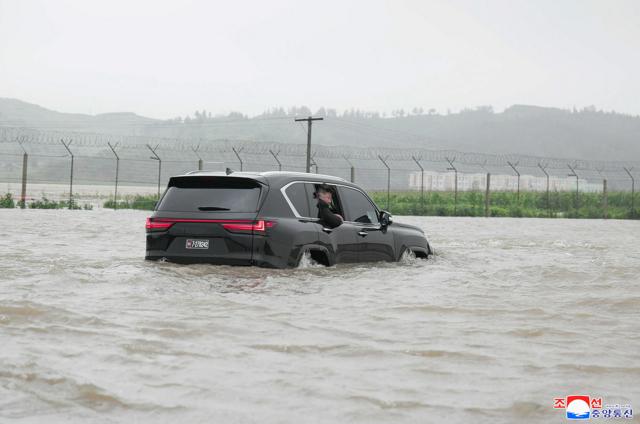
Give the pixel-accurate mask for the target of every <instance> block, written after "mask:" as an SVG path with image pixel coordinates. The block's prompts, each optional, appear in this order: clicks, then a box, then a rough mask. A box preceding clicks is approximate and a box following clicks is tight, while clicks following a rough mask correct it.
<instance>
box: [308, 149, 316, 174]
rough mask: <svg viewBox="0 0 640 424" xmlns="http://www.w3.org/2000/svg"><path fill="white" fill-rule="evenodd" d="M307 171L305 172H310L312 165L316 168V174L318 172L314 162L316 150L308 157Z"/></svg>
mask: <svg viewBox="0 0 640 424" xmlns="http://www.w3.org/2000/svg"><path fill="white" fill-rule="evenodd" d="M309 161H310V162H309V171H307V172H311V166H313V167H314V168H316V174H318V163H317V162H316V152H313V154H312V155H311V157H310V158H309Z"/></svg>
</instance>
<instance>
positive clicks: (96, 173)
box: [0, 127, 640, 215]
mask: <svg viewBox="0 0 640 424" xmlns="http://www.w3.org/2000/svg"><path fill="white" fill-rule="evenodd" d="M305 165H306V145H304V144H293V143H279V142H273V141H259V142H257V141H249V140H231V139H224V140H220V139H216V140H214V139H198V140H193V139H167V138H158V137H141V136H120V135H109V134H92V133H84V132H78V133H71V132H63V131H38V130H33V129H28V128H16V127H0V182H2V183H5V184H6V188H7V191H8V192H12V193H14V194H16V197H19V198H20V200H22V201H26V200H28V199H32V198H34V197H35V195H36V194H37V193H38V192H39V191H42V192H43V193H45V192H46V190H45V188H46V187H49V188H51V187H57V188H58V191H57V193H58V196H60V197H63V196H64V195H66V196H68V199H69V201H70V204H71V202H72V200H73V198H74V196H77V194H78V192H79V191H80V192H82V191H83V190H84V191H87V190H88V191H90V192H95V193H103V194H110V195H111V196H112V197H115V198H117V196H118V193H135V192H136V190H138V191H139V192H141V194H142V192H144V193H147V194H148V193H152V192H155V193H156V195H158V196H159V195H160V192H161V191H162V189H163V187H164V186H165V185H166V183H167V181H168V178H169V177H171V176H173V175H178V174H183V173H185V172H188V171H192V170H195V169H204V170H212V171H223V170H225V169H226V168H232V169H234V170H242V171H277V170H282V171H298V172H304V171H305ZM311 165H312V172H316V173H322V174H329V175H334V176H338V177H342V178H344V179H346V180H349V181H353V182H356V183H358V184H359V185H360V186H362V187H363V188H365V189H367V190H369V191H385V192H386V193H387V206H388V202H389V198H390V194H391V193H393V192H404V191H412V192H419V193H421V194H422V196H424V193H425V192H427V193H429V192H440V191H447V192H453V193H454V194H455V199H454V201H455V202H456V203H457V198H458V192H467V191H477V192H482V193H485V194H486V197H487V199H489V197H490V196H489V194H490V193H491V192H505V191H507V192H515V193H516V195H517V196H518V197H519V196H520V192H521V191H522V192H531V191H535V192H545V191H546V192H547V195H548V194H549V193H550V192H560V191H575V192H576V194H579V193H584V192H600V193H602V194H603V195H605V196H606V193H607V192H611V191H624V192H629V193H630V196H629V199H630V205H629V208H630V209H631V213H632V215H633V214H634V211H635V178H636V173H637V171H638V170H639V169H640V163H639V162H634V161H619V162H611V161H588V160H581V159H571V158H551V157H537V156H526V155H515V154H487V153H472V152H460V151H455V150H429V149H423V148H415V149H407V148H377V147H368V146H366V145H363V146H357V147H356V146H326V145H313V146H312V150H311ZM64 187H66V193H65V191H63V188H64Z"/></svg>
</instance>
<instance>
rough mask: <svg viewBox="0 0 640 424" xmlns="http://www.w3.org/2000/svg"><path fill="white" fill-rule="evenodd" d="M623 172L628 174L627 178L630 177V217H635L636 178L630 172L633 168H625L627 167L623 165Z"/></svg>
mask: <svg viewBox="0 0 640 424" xmlns="http://www.w3.org/2000/svg"><path fill="white" fill-rule="evenodd" d="M624 170H625V172H626V173H627V174H628V175H629V178H631V219H633V218H635V216H636V209H635V202H634V199H635V194H636V179H635V178H633V174H631V171H633V168H629V169H627V167H624Z"/></svg>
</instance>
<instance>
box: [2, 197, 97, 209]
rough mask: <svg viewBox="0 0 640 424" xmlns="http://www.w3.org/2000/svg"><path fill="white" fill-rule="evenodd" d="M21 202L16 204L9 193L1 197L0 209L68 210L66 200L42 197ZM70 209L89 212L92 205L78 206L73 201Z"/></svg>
mask: <svg viewBox="0 0 640 424" xmlns="http://www.w3.org/2000/svg"><path fill="white" fill-rule="evenodd" d="M25 203H26V202H22V201H18V202H17V203H16V202H15V201H14V200H13V197H12V196H11V193H7V194H5V195H4V196H3V197H0V208H15V207H16V206H17V207H19V208H23V209H24V208H25V207H26V206H28V207H29V208H30V209H69V201H68V200H61V201H59V202H58V201H55V200H49V199H47V198H46V197H44V196H43V197H42V199H40V200H34V201H32V202H31V203H26V204H25ZM71 209H84V210H87V211H90V210H92V209H93V205H91V204H90V203H85V204H84V205H82V206H80V205H79V204H77V203H76V202H75V201H73V203H72V204H71Z"/></svg>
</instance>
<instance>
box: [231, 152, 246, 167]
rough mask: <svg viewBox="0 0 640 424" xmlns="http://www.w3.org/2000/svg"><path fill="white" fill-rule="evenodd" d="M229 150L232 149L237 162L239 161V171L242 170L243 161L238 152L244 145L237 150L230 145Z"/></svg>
mask: <svg viewBox="0 0 640 424" xmlns="http://www.w3.org/2000/svg"><path fill="white" fill-rule="evenodd" d="M231 150H233V153H235V154H236V157H237V158H238V162H240V172H242V168H243V165H244V164H243V163H242V158H241V157H240V153H241V152H242V151H243V150H244V147H241V148H240V149H239V150H236V148H235V147H232V148H231Z"/></svg>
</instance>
